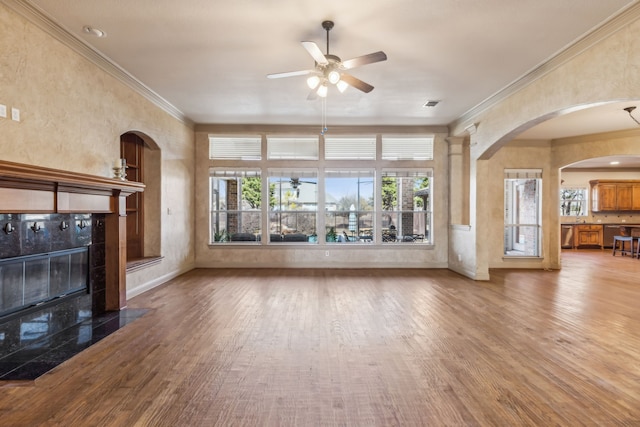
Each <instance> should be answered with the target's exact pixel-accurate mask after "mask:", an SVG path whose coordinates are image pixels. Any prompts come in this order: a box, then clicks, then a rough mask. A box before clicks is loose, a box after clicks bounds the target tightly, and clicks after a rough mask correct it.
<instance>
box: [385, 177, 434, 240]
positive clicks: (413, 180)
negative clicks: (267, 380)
mask: <svg viewBox="0 0 640 427" xmlns="http://www.w3.org/2000/svg"><path fill="white" fill-rule="evenodd" d="M432 187H433V178H432V171H431V170H422V169H421V170H412V169H388V170H383V172H382V187H381V193H380V199H381V203H382V223H381V224H380V226H381V229H380V231H379V237H380V239H381V241H382V242H383V243H397V242H404V243H407V242H421V243H423V242H426V243H430V242H431V241H432V239H433V236H432V233H431V230H432V226H431V221H432V203H431V190H432Z"/></svg>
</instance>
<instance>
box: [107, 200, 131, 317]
mask: <svg viewBox="0 0 640 427" xmlns="http://www.w3.org/2000/svg"><path fill="white" fill-rule="evenodd" d="M126 199H127V198H126V196H123V195H122V193H121V192H120V191H114V195H113V197H112V199H111V201H112V206H113V209H112V212H111V213H109V214H107V215H105V225H106V229H105V233H106V234H105V246H106V248H105V267H106V288H105V308H106V309H107V311H112V310H121V309H123V308H125V307H126V306H127V206H126V204H127V201H126Z"/></svg>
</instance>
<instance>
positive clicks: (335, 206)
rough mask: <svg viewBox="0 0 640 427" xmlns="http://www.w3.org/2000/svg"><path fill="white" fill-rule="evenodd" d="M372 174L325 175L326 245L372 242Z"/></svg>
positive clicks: (345, 172)
mask: <svg viewBox="0 0 640 427" xmlns="http://www.w3.org/2000/svg"><path fill="white" fill-rule="evenodd" d="M374 187H375V173H374V171H373V170H359V171H358V170H339V169H336V170H327V171H325V197H324V199H325V202H324V203H325V227H326V234H325V236H326V241H327V242H358V243H371V242H373V224H374V208H375V201H374V198H373V194H374Z"/></svg>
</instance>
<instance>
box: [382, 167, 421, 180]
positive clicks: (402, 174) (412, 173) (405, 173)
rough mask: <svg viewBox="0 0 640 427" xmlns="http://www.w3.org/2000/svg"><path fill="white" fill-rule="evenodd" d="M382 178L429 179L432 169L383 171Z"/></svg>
mask: <svg viewBox="0 0 640 427" xmlns="http://www.w3.org/2000/svg"><path fill="white" fill-rule="evenodd" d="M382 176H383V177H396V178H431V177H433V169H383V170H382Z"/></svg>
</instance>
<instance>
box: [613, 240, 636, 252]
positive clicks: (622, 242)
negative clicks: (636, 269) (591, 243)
mask: <svg viewBox="0 0 640 427" xmlns="http://www.w3.org/2000/svg"><path fill="white" fill-rule="evenodd" d="M618 242H619V243H620V245H618ZM625 242H629V249H628V250H627V249H625ZM618 246H619V247H618ZM616 251H618V252H620V253H621V254H622V255H631V256H632V257H633V256H634V253H633V237H631V236H613V256H616Z"/></svg>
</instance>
